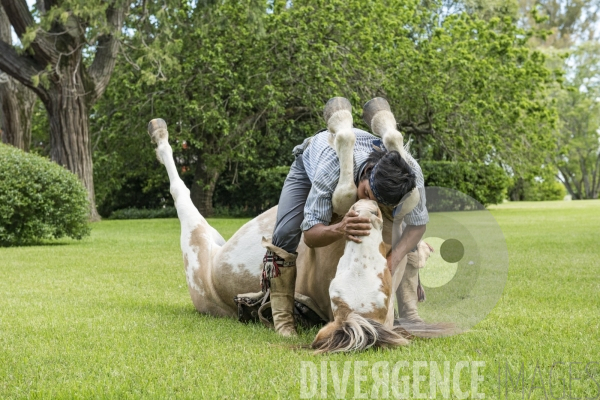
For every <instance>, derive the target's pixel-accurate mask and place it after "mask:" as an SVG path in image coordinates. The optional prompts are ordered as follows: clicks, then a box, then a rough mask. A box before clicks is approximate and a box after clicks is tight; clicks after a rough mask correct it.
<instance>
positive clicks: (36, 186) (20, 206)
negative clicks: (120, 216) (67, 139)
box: [0, 144, 90, 246]
mask: <svg viewBox="0 0 600 400" xmlns="http://www.w3.org/2000/svg"><path fill="white" fill-rule="evenodd" d="M88 219H89V202H88V199H87V191H86V190H85V188H84V187H83V185H82V184H81V182H80V181H79V179H78V178H77V177H76V176H75V175H74V174H72V173H71V172H69V171H67V170H66V169H65V168H63V167H61V166H59V165H57V164H55V163H53V162H51V161H49V160H48V159H46V158H43V157H40V156H37V155H34V154H28V153H25V152H23V151H22V150H19V149H17V148H14V147H12V146H8V145H4V144H0V245H2V246H10V245H20V244H28V243H32V242H37V241H39V240H40V239H56V238H60V237H64V236H68V237H71V238H74V239H81V238H83V237H84V236H87V235H89V233H90V228H89V224H88Z"/></svg>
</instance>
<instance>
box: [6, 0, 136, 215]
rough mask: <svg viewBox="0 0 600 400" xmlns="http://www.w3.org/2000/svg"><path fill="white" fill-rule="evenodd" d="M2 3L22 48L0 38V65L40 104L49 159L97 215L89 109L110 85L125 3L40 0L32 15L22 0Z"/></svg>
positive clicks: (120, 0)
mask: <svg viewBox="0 0 600 400" xmlns="http://www.w3.org/2000/svg"><path fill="white" fill-rule="evenodd" d="M1 4H2V6H3V7H4V10H5V11H6V14H7V16H8V19H9V20H10V23H11V25H12V27H13V28H14V30H15V32H16V34H17V36H18V37H19V39H20V41H21V43H22V45H23V48H24V51H19V50H18V49H17V48H15V47H14V46H12V45H11V44H9V43H7V42H6V41H4V40H1V41H0V69H2V70H3V71H5V72H6V73H7V74H8V75H10V76H12V77H13V78H14V79H16V80H18V81H19V82H21V83H22V84H23V85H25V86H27V87H29V88H30V89H31V90H32V91H33V92H34V93H35V94H36V95H37V96H38V97H39V98H40V100H41V101H42V103H43V104H44V106H45V108H46V110H47V112H48V116H49V122H50V137H51V157H52V160H53V161H55V162H57V163H58V164H60V165H63V166H65V167H67V168H68V169H69V170H71V171H72V172H74V173H75V174H76V175H77V176H78V177H79V179H80V180H81V181H82V182H83V184H84V186H85V188H86V189H87V191H88V195H89V201H90V204H91V218H92V219H96V218H97V217H98V214H97V211H96V206H95V200H94V182H93V167H92V152H91V144H90V134H89V112H90V108H91V106H92V105H93V104H94V103H95V102H96V101H97V100H98V98H100V96H101V95H102V94H103V93H104V90H105V89H106V87H107V85H108V82H109V79H110V76H111V73H112V71H113V68H114V65H115V60H116V56H117V50H118V36H119V34H120V31H121V28H122V26H123V20H124V15H125V10H126V9H127V8H128V5H129V2H128V1H127V0H115V1H108V2H105V1H100V0H94V1H86V2H85V3H81V2H78V1H74V0H63V1H59V0H39V1H38V2H37V7H36V10H35V11H36V14H35V18H34V15H33V14H32V13H31V12H30V10H29V8H28V6H27V3H26V2H25V0H2V1H1ZM88 56H89V62H88V59H87V57H88Z"/></svg>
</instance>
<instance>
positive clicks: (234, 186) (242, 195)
mask: <svg viewBox="0 0 600 400" xmlns="http://www.w3.org/2000/svg"><path fill="white" fill-rule="evenodd" d="M245 167H246V166H245V165H241V166H239V167H238V169H239V171H227V172H225V173H224V174H223V177H222V181H223V183H222V184H221V185H219V186H218V187H217V190H216V192H215V204H217V207H215V215H219V216H229V217H247V216H255V215H258V214H260V213H261V212H263V211H266V210H268V209H269V208H271V207H273V206H275V205H277V203H279V196H280V195H281V188H283V182H284V181H285V178H286V176H287V174H288V172H289V170H290V167H289V166H278V167H273V168H267V169H255V168H245Z"/></svg>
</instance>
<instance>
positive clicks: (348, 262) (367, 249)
mask: <svg viewBox="0 0 600 400" xmlns="http://www.w3.org/2000/svg"><path fill="white" fill-rule="evenodd" d="M381 245H382V235H381V231H379V230H377V229H371V233H370V234H369V235H368V236H361V243H356V242H353V241H351V240H348V241H347V242H346V246H345V247H344V255H343V256H342V260H343V261H342V260H341V261H342V262H340V263H339V264H338V267H337V273H340V272H343V271H347V270H350V269H354V268H362V262H363V260H362V258H364V259H365V260H364V261H366V260H367V259H371V258H372V257H373V256H374V254H373V250H374V249H377V251H376V253H377V254H380V253H381V251H382V250H383V249H380V246H381ZM382 256H384V254H382Z"/></svg>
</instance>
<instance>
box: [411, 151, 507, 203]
mask: <svg viewBox="0 0 600 400" xmlns="http://www.w3.org/2000/svg"><path fill="white" fill-rule="evenodd" d="M420 165H421V169H422V170H423V176H424V178H425V186H426V187H427V186H439V187H445V188H449V189H455V190H458V191H459V192H462V193H464V194H466V195H469V196H470V197H472V198H474V199H475V200H477V201H478V202H479V203H481V204H483V205H488V204H498V203H501V202H502V201H503V200H504V199H505V197H506V189H507V186H508V183H509V179H508V176H507V175H506V172H504V170H503V169H502V168H500V167H499V166H497V165H495V164H483V163H480V164H477V163H467V162H449V161H423V162H421V163H420ZM428 203H429V202H428ZM432 206H434V204H432ZM427 208H428V209H429V208H430V204H427ZM430 211H435V210H433V209H432V210H430Z"/></svg>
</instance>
